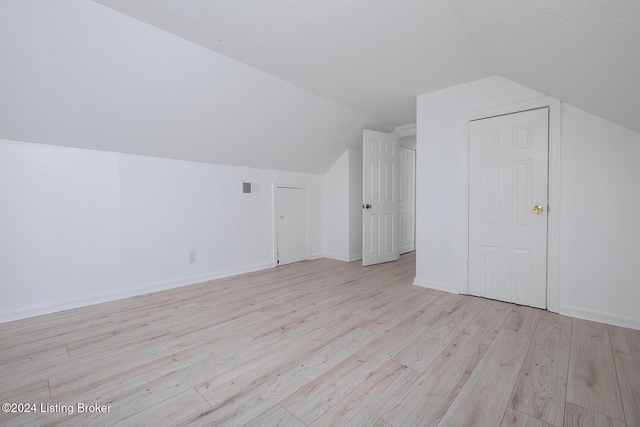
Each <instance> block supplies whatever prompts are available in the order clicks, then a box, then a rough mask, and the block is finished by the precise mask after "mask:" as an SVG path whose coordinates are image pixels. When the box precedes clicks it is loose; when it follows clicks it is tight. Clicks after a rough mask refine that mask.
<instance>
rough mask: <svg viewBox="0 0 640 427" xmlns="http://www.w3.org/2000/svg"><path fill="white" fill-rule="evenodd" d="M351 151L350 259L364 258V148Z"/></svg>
mask: <svg viewBox="0 0 640 427" xmlns="http://www.w3.org/2000/svg"><path fill="white" fill-rule="evenodd" d="M348 152H349V261H355V260H358V259H361V258H362V180H363V177H362V150H351V149H350V150H348Z"/></svg>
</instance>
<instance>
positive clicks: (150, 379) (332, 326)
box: [0, 253, 640, 427]
mask: <svg viewBox="0 0 640 427" xmlns="http://www.w3.org/2000/svg"><path fill="white" fill-rule="evenodd" d="M414 277H415V253H409V254H405V255H402V256H401V257H400V260H399V261H397V262H394V263H386V264H382V265H374V266H369V267H363V266H362V265H360V263H357V262H354V263H345V262H341V261H336V260H329V259H318V260H314V261H304V262H301V263H296V264H291V265H286V266H282V267H278V268H274V269H268V270H262V271H258V272H253V273H247V274H242V275H238V276H231V277H226V278H223V279H218V280H211V281H207V282H203V283H199V284H195V285H190V286H184V287H181V288H174V289H169V290H166V291H160V292H156V293H153V294H148V295H139V296H136V297H133V298H127V299H123V300H119V301H111V302H108V303H104V304H97V305H93V306H88V307H82V308H78V309H73V310H67V311H65V312H60V313H53V314H50V315H44V316H39V317H36V318H31V319H24V320H20V321H14V322H9V323H5V324H2V325H0V343H1V344H0V401H6V402H16V401H24V402H35V403H38V404H40V403H41V404H43V405H45V406H47V405H55V404H56V403H58V404H62V405H76V404H77V403H78V402H83V403H85V404H100V405H107V406H111V411H110V412H108V413H105V414H99V413H74V414H67V413H65V412H64V411H57V412H56V411H50V412H47V411H45V412H44V413H31V414H16V413H0V425H3V426H4V425H7V426H11V427H14V426H15V427H21V426H28V427H32V426H35V425H37V426H66V427H75V426H77V425H99V426H102V425H114V424H117V425H136V426H137V425H140V424H142V425H148V424H149V423H151V424H156V425H165V424H171V425H175V424H185V425H189V424H192V425H225V426H227V425H229V426H234V425H244V424H246V423H249V425H285V426H294V427H295V426H302V425H305V424H312V423H314V422H316V423H317V424H318V425H320V424H324V423H326V424H333V423H338V424H340V425H366V426H375V427H389V426H394V427H398V426H403V427H417V426H431V425H437V424H439V423H441V424H442V425H449V424H456V425H474V424H476V425H483V426H484V425H487V426H493V425H496V426H497V425H499V424H500V423H501V422H502V423H503V425H521V424H522V425H527V426H529V427H533V426H544V425H546V424H545V423H546V422H549V421H552V422H553V423H554V424H558V427H559V425H560V424H563V423H564V424H566V425H579V424H580V423H582V424H586V425H611V426H621V425H623V424H625V421H626V424H627V426H630V425H638V424H639V423H638V402H639V401H640V398H639V396H638V394H639V391H638V389H639V388H640V386H639V384H640V372H639V368H638V364H640V361H638V357H639V353H640V331H636V330H633V329H628V328H620V327H615V326H606V325H603V324H599V323H593V322H591V323H589V322H585V321H579V320H576V319H572V318H570V317H567V316H561V315H558V314H554V313H549V312H547V311H543V310H542V311H540V310H537V309H531V308H528V307H520V306H516V305H514V304H508V303H502V302H498V301H492V300H488V299H483V298H477V297H473V296H468V295H456V294H451V293H446V292H441V291H436V290H432V289H426V288H421V287H417V286H412V285H411V283H412V281H413V279H414ZM273 319H276V320H273ZM574 322H575V323H576V324H578V330H577V331H576V330H575V328H574V329H573V330H572V325H573V323H574ZM285 334H286V335H285ZM254 337H255V338H254ZM527 340H532V341H531V342H530V344H529V347H527V346H526V345H525V344H526V341H527ZM567 348H569V349H570V350H569V359H568V360H569V362H567ZM522 359H524V361H522ZM518 363H520V368H518ZM407 365H411V366H407ZM563 367H564V368H563ZM413 368H418V369H420V370H423V369H424V372H423V373H421V372H420V371H418V370H417V369H413ZM563 375H564V376H563ZM571 375H573V378H571ZM569 382H571V386H572V387H573V391H571V392H570V391H569ZM563 387H564V389H565V390H567V391H566V396H565V397H564V398H563V397H562V390H563ZM616 393H618V394H617V401H618V402H619V405H618V406H619V409H618V412H619V416H620V418H619V419H617V420H616V419H614V418H612V417H611V416H609V415H610V414H611V412H607V410H606V408H611V407H615V406H616V405H615V404H613V403H612V402H615V401H616V397H615V396H616ZM505 396H506V397H505ZM612 396H613V397H612ZM567 398H571V399H573V400H575V401H579V403H581V404H576V403H577V402H573V403H572V402H567ZM505 399H506V400H505ZM580 399H583V400H580ZM592 400H593V401H595V400H598V401H599V404H601V405H602V407H598V406H597V405H596V404H595V403H591V401H592ZM508 405H510V406H513V408H508V407H507V406H508ZM583 405H586V406H583ZM516 408H517V409H518V410H516ZM562 408H564V410H563V409H562ZM520 411H523V412H520ZM600 411H604V413H603V412H600ZM525 412H526V413H525ZM559 413H560V414H561V415H564V416H558V414H559ZM297 416H298V417H299V418H298V417H297ZM523 423H524V424H523Z"/></svg>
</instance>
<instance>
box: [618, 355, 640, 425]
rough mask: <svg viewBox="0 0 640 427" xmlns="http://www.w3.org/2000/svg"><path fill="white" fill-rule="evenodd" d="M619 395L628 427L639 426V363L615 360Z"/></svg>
mask: <svg viewBox="0 0 640 427" xmlns="http://www.w3.org/2000/svg"><path fill="white" fill-rule="evenodd" d="M615 364H616V371H617V372H618V382H619V383H620V395H621V397H622V407H623V409H624V417H625V422H626V424H627V425H628V426H640V362H634V361H630V360H625V359H615Z"/></svg>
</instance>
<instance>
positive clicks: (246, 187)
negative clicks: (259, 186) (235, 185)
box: [242, 182, 252, 194]
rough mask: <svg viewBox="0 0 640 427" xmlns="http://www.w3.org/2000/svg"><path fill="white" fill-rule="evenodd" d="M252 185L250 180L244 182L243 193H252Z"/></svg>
mask: <svg viewBox="0 0 640 427" xmlns="http://www.w3.org/2000/svg"><path fill="white" fill-rule="evenodd" d="M251 190H252V186H251V183H250V182H243V183H242V194H251Z"/></svg>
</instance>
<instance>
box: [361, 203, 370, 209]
mask: <svg viewBox="0 0 640 427" xmlns="http://www.w3.org/2000/svg"><path fill="white" fill-rule="evenodd" d="M362 209H371V205H370V204H369V203H367V204H366V205H365V204H364V203H363V204H362Z"/></svg>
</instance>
